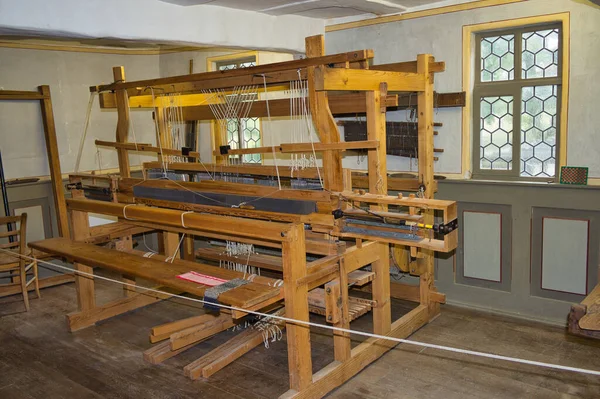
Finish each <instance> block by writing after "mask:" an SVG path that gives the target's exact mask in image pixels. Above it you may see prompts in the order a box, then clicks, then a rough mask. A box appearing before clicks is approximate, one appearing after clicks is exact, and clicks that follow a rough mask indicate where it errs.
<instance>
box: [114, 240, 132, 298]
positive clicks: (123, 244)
mask: <svg viewBox="0 0 600 399" xmlns="http://www.w3.org/2000/svg"><path fill="white" fill-rule="evenodd" d="M116 249H117V250H118V251H130V250H132V249H133V239H132V237H131V236H125V237H123V238H121V239H120V240H118V241H117V242H116ZM122 280H123V282H124V283H127V284H133V285H135V276H126V275H123V277H122ZM123 292H124V294H125V296H128V297H129V296H134V295H135V294H136V292H135V288H134V287H131V286H129V285H124V286H123Z"/></svg>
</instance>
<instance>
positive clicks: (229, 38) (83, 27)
mask: <svg viewBox="0 0 600 399" xmlns="http://www.w3.org/2000/svg"><path fill="white" fill-rule="evenodd" d="M324 26H325V22H324V20H321V19H315V18H307V17H302V16H297V15H282V16H272V15H267V14H261V13H258V12H253V11H244V10H235V9H231V8H225V7H216V6H212V5H197V6H189V7H182V6H178V5H175V4H169V3H166V2H162V1H158V0H27V1H23V0H0V33H3V34H30V35H42V36H61V37H75V38H116V39H124V40H140V41H146V42H151V43H171V44H189V45H196V46H221V47H242V48H250V47H252V48H260V49H265V50H267V49H270V50H282V51H303V49H304V38H305V37H306V36H311V35H318V34H321V33H323V32H324Z"/></svg>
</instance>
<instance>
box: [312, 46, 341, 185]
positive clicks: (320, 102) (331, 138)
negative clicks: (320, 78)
mask: <svg viewBox="0 0 600 399" xmlns="http://www.w3.org/2000/svg"><path fill="white" fill-rule="evenodd" d="M305 44H306V56H307V57H320V56H323V55H325V37H324V36H323V35H317V36H311V37H307V38H306V41H305ZM307 71H308V91H309V102H310V111H311V113H312V118H313V123H314V124H315V129H316V131H317V134H318V135H319V139H320V140H321V142H322V143H338V142H339V141H340V132H339V130H338V128H337V124H336V122H335V119H334V118H333V115H332V114H331V110H330V109H329V99H328V97H327V92H326V91H315V67H314V66H313V67H308V68H307ZM323 171H324V173H325V175H324V176H323V185H324V186H325V188H326V189H328V190H332V191H342V190H343V189H344V178H343V176H342V157H341V155H340V151H323Z"/></svg>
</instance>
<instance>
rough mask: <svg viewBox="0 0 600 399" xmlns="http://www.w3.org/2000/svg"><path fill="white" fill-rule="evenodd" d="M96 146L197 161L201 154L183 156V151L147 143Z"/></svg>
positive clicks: (102, 141)
mask: <svg viewBox="0 0 600 399" xmlns="http://www.w3.org/2000/svg"><path fill="white" fill-rule="evenodd" d="M95 144H96V145H99V146H102V147H112V148H117V149H123V150H128V151H139V152H154V153H156V154H162V155H172V156H178V157H186V158H196V159H198V158H200V153H198V152H197V151H190V152H189V154H187V155H183V153H182V152H181V150H173V149H170V148H159V147H154V146H153V145H151V144H146V143H117V142H114V141H104V140H96V141H95Z"/></svg>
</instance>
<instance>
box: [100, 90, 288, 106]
mask: <svg viewBox="0 0 600 399" xmlns="http://www.w3.org/2000/svg"><path fill="white" fill-rule="evenodd" d="M289 88H290V86H289V85H277V86H269V87H267V92H275V91H283V90H289ZM260 93H264V88H260V90H259V93H258V94H260ZM225 94H226V95H227V94H233V92H232V91H226V92H225ZM99 97H100V108H102V109H112V108H116V107H117V102H116V99H115V94H114V93H111V92H105V93H100V94H99ZM217 103H218V101H217V98H216V97H215V96H213V95H212V94H179V95H175V96H162V95H160V93H155V97H154V98H153V97H152V94H150V93H149V94H146V95H141V96H132V95H129V107H130V108H150V109H152V108H154V107H169V106H176V107H179V106H181V107H193V106H197V105H209V104H217Z"/></svg>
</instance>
